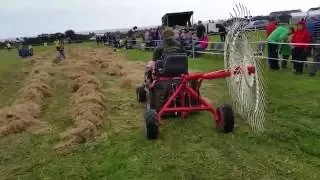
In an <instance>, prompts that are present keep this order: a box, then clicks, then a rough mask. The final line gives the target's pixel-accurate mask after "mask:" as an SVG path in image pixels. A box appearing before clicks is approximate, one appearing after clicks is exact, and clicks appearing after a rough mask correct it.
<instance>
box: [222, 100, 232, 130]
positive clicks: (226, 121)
mask: <svg viewBox="0 0 320 180" xmlns="http://www.w3.org/2000/svg"><path fill="white" fill-rule="evenodd" d="M218 111H219V112H218V113H219V116H220V121H221V123H220V124H219V128H220V129H221V130H222V131H223V132H224V133H230V132H232V131H233V128H234V113H233V110H232V107H231V106H230V105H222V106H220V107H219V109H218Z"/></svg>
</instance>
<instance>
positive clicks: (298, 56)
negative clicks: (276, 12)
mask: <svg viewBox="0 0 320 180" xmlns="http://www.w3.org/2000/svg"><path fill="white" fill-rule="evenodd" d="M291 42H292V43H301V44H294V45H293V47H294V48H293V50H292V59H293V60H298V61H306V60H307V55H308V48H309V45H308V44H309V43H310V42H311V38H310V33H309V31H308V30H307V28H306V24H305V23H304V22H303V21H300V22H299V23H298V24H297V30H296V31H295V32H294V33H293V36H292V39H291ZM302 43H303V44H302ZM293 69H294V71H295V73H296V74H302V73H303V62H294V63H293Z"/></svg>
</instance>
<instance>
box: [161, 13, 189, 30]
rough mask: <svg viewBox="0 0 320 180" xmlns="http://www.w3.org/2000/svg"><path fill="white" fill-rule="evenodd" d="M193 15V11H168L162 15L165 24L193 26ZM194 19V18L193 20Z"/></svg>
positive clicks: (170, 25)
mask: <svg viewBox="0 0 320 180" xmlns="http://www.w3.org/2000/svg"><path fill="white" fill-rule="evenodd" d="M191 17H193V11H187V12H177V13H167V14H165V15H164V16H163V17H162V25H163V26H169V27H173V26H176V25H178V26H191V25H192V23H193V22H192V23H191ZM192 21H193V20H192Z"/></svg>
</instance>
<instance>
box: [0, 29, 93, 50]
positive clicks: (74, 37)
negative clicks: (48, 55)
mask: <svg viewBox="0 0 320 180" xmlns="http://www.w3.org/2000/svg"><path fill="white" fill-rule="evenodd" d="M93 36H95V34H94V33H89V34H87V35H86V34H76V33H75V32H74V31H73V30H67V31H66V32H65V33H61V32H58V33H53V34H40V35H38V36H36V37H24V38H16V40H15V41H5V42H0V48H1V49H2V48H5V47H6V46H7V43H8V42H9V43H10V44H11V45H12V46H17V45H19V44H20V43H22V44H23V45H33V46H37V45H43V44H44V43H48V44H51V43H53V42H54V41H56V40H65V39H67V40H68V41H69V42H73V43H80V42H83V41H87V40H89V39H90V38H91V37H93Z"/></svg>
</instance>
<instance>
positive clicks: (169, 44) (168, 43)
mask: <svg viewBox="0 0 320 180" xmlns="http://www.w3.org/2000/svg"><path fill="white" fill-rule="evenodd" d="M173 37H174V32H173V29H172V28H166V29H165V30H164V32H163V41H162V42H161V44H160V45H159V47H157V48H156V49H155V51H154V52H153V58H152V61H149V62H148V64H147V71H149V70H154V68H155V62H156V61H157V60H162V59H163V56H164V55H165V54H167V53H170V52H176V53H185V49H184V48H183V47H182V46H181V45H180V44H179V43H178V42H177V41H175V40H174V38H173ZM169 51H170V52H169Z"/></svg>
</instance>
